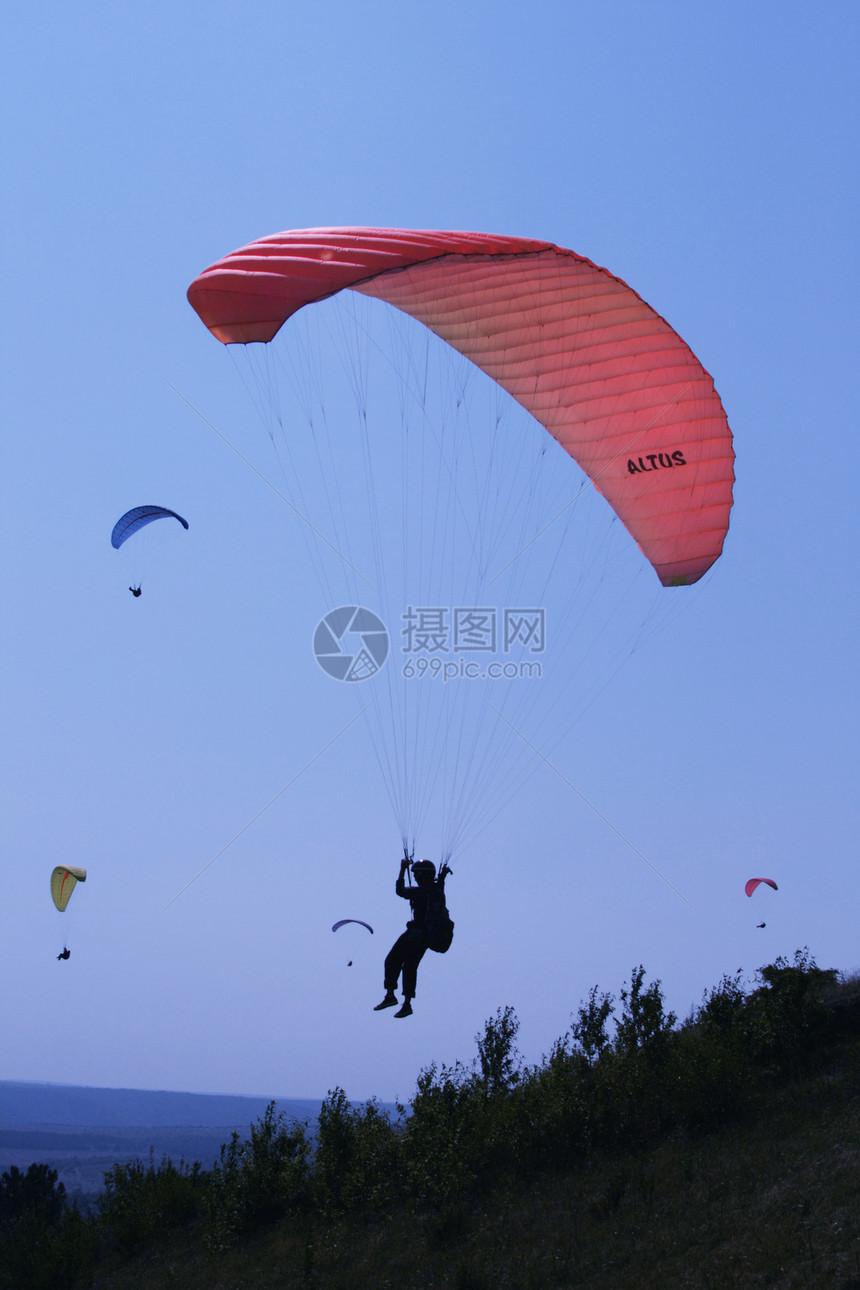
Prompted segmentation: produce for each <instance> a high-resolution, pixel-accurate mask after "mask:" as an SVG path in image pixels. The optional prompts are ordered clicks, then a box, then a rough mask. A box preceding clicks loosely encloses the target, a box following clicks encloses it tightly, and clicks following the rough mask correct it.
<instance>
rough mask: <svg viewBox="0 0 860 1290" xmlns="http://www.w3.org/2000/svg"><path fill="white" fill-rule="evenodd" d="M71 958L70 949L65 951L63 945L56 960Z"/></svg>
mask: <svg viewBox="0 0 860 1290" xmlns="http://www.w3.org/2000/svg"><path fill="white" fill-rule="evenodd" d="M71 957H72V951H71V950H70V949H67V948H66V946H65V945H64V946H63V952H62V954H58V955H57V958H58V959H70V958H71Z"/></svg>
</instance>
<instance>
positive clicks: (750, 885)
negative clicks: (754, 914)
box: [744, 878, 779, 896]
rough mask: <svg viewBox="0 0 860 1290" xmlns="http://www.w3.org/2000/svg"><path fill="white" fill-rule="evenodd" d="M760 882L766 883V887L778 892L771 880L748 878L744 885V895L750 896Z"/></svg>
mask: <svg viewBox="0 0 860 1290" xmlns="http://www.w3.org/2000/svg"><path fill="white" fill-rule="evenodd" d="M760 882H764V883H767V885H768V887H773V889H774V891H779V887H777V885H776V883H775V882H774V880H773V878H748V879H747V881H746V882H745V883H744V891H745V892H746V894H747V895H748V896H751V895H752V894H753V892H754V891H755V889H756V887H757V886H758V885H759V883H760Z"/></svg>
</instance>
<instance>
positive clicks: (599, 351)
mask: <svg viewBox="0 0 860 1290" xmlns="http://www.w3.org/2000/svg"><path fill="white" fill-rule="evenodd" d="M347 287H349V288H352V289H353V290H355V291H359V292H361V293H363V294H364V295H368V296H375V297H376V298H378V299H381V300H384V301H386V302H387V303H388V304H390V305H393V306H395V307H396V308H398V309H400V310H402V311H403V312H404V313H407V314H410V315H411V316H412V317H413V318H416V319H417V320H418V321H419V322H422V323H424V325H425V326H427V327H428V328H429V329H430V330H431V331H432V332H435V333H436V335H438V336H440V337H441V338H442V339H443V340H445V341H447V342H448V344H450V345H451V346H452V347H453V348H454V349H456V350H458V351H459V352H460V353H461V354H464V355H465V356H466V357H467V358H469V359H470V360H471V361H472V362H473V363H474V364H475V365H476V366H477V367H479V368H480V369H481V370H482V371H484V372H486V373H487V375H489V376H490V377H492V378H493V379H494V380H495V381H497V382H498V384H499V385H500V386H502V388H503V389H505V390H507V391H508V393H509V394H510V395H512V397H513V398H514V399H516V400H517V401H518V402H519V403H520V404H522V406H523V407H524V408H526V410H527V411H528V412H530V413H531V414H532V416H534V417H535V418H536V420H537V421H539V422H540V423H541V425H543V426H544V427H545V429H546V430H547V431H549V433H550V434H551V435H552V436H553V437H554V438H555V439H556V440H557V441H558V443H559V444H560V445H561V447H562V448H563V449H564V450H565V452H567V453H568V454H569V455H570V456H571V457H573V458H574V460H575V461H576V462H577V463H578V464H579V465H580V466H581V468H582V469H583V470H584V471H585V472H586V474H587V475H588V476H589V477H590V479H591V481H592V483H593V484H594V485H595V487H596V488H598V489H599V491H600V492H601V493H602V494H603V496H604V497H605V498H606V500H607V501H608V503H609V504H610V506H611V507H612V509H613V510H614V511H615V513H616V514H617V515H618V517H619V519H620V520H621V521H622V523H623V524H624V525H625V527H626V528H627V530H628V531H629V532H630V533H631V535H632V536H633V537H634V538H635V540H636V541H637V542H638V544H639V546H640V548H641V549H642V551H643V553H644V555H645V556H646V558H647V559H648V560H649V561H650V562H651V564H652V565H653V566H654V569H655V570H656V572H657V575H658V576H659V578H660V581H661V582H662V583H663V585H664V586H680V585H684V584H687V583H692V582H696V581H697V580H698V579H699V578H701V577H702V575H703V574H704V573H705V572H706V571H707V570H708V569H709V568H710V567H711V565H712V564H713V563H714V561H715V560H716V559H717V558H718V556H719V555H720V552H721V551H722V548H723V541H724V539H725V536H726V532H727V530H728V524H729V512H730V511H731V506H732V485H733V482H734V452H733V449H732V435H731V431H730V430H729V426H728V421H727V419H726V414H725V411H724V409H723V406H722V403H721V402H720V398H719V395H718V394H717V392H716V390H715V389H714V382H713V380H712V378H711V377H710V376H709V374H708V373H707V372H706V371H705V369H704V367H703V366H702V364H701V363H700V362H699V360H698V359H697V358H696V356H695V354H694V353H693V352H692V350H691V349H690V348H689V346H688V345H687V344H686V343H685V341H683V340H682V339H681V337H680V336H679V335H678V334H677V333H676V332H675V331H674V330H673V329H672V327H670V326H669V324H668V323H667V322H666V321H665V319H664V318H661V317H660V315H659V314H658V313H656V311H655V310H654V309H652V308H651V306H650V305H648V304H646V302H645V301H644V300H643V299H642V298H641V296H639V295H637V293H636V292H635V291H634V290H633V289H632V288H631V287H629V286H627V284H626V283H625V282H622V281H621V279H620V278H616V277H615V276H614V275H613V274H611V273H609V272H608V271H607V270H606V269H602V268H600V267H599V266H598V265H596V264H593V263H592V262H591V261H590V260H587V259H585V258H584V257H583V256H581V255H577V254H576V253H575V252H573V251H570V250H566V249H565V248H564V247H558V246H555V245H553V244H552V243H551V242H542V241H534V240H531V239H527V238H519V237H496V236H493V235H491V234H487V233H453V232H438V231H424V230H419V231H415V230H409V229H374V228H369V229H368V228H324V229H298V230H292V231H290V232H285V233H278V234H275V235H273V236H271V237H266V238H262V239H261V240H260V241H258V242H253V243H251V244H249V245H248V246H245V247H242V248H240V249H239V250H238V251H234V252H233V253H232V254H230V255H227V256H225V257H224V258H223V259H222V260H219V261H217V262H216V263H215V264H212V265H210V266H209V268H207V269H204V271H203V272H202V273H201V274H199V275H198V277H197V278H196V279H195V280H194V282H192V284H191V286H190V287H189V289H188V299H189V301H190V302H191V305H192V306H193V308H194V309H195V310H196V311H197V313H198V314H199V316H200V317H201V319H202V320H203V322H204V323H205V324H206V326H207V327H208V328H209V330H210V331H211V332H212V334H213V335H214V336H215V337H217V339H218V340H220V341H222V342H223V343H224V344H236V343H239V344H247V343H249V342H251V341H263V342H265V341H270V340H271V339H272V338H273V337H274V335H275V334H276V333H277V331H278V330H279V328H280V327H281V326H282V325H283V324H284V323H285V322H286V320H287V319H288V318H289V317H290V316H291V315H292V314H294V313H295V312H296V311H297V310H298V309H301V308H302V307H303V306H304V305H308V304H311V303H312V302H314V301H317V300H322V299H325V298H326V297H327V296H332V295H335V294H336V293H337V292H339V291H341V290H343V289H344V288H347Z"/></svg>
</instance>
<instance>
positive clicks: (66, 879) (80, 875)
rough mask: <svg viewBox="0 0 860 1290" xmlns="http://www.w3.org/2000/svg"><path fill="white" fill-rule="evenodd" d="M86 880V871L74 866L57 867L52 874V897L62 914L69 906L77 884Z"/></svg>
mask: <svg viewBox="0 0 860 1290" xmlns="http://www.w3.org/2000/svg"><path fill="white" fill-rule="evenodd" d="M86 880H87V871H86V869H78V868H75V867H74V866H72V865H69V866H65V865H57V867H56V869H55V870H54V872H53V873H52V874H51V897H52V899H53V901H54V904H55V905H56V906H57V909H59V911H60V913H62V912H63V910H64V909H65V908H66V905H68V903H69V900H70V899H71V895H72V892H73V891H74V890H75V887H76V886H77V884H78V883H79V882H86Z"/></svg>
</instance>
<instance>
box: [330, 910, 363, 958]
mask: <svg viewBox="0 0 860 1290" xmlns="http://www.w3.org/2000/svg"><path fill="white" fill-rule="evenodd" d="M347 923H357V924H358V926H359V927H366V928H367V930H368V931H369V932H370V934H371V936H372V935H373V928H372V927H371V926H370V923H365V922H364V921H363V920H362V919H360V918H341V919H340V920H339V921H338V922H336V923H333V924H332V929H331V930H332V931H333V932H337V931H339V930H340V928H341V927H345V926H346V925H347ZM346 966H347V967H352V959H349V960H348V962H347V965H346Z"/></svg>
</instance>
